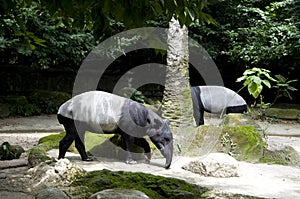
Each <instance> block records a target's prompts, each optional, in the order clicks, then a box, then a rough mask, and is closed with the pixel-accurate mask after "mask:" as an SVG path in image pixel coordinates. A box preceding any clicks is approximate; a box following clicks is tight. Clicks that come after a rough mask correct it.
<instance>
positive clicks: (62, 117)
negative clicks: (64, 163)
mask: <svg viewBox="0 0 300 199" xmlns="http://www.w3.org/2000/svg"><path fill="white" fill-rule="evenodd" d="M57 118H58V121H59V123H61V124H63V125H64V127H65V130H66V136H65V137H64V138H63V139H62V140H61V141H60V143H59V156H58V159H60V158H64V157H65V154H66V151H67V149H68V148H69V147H70V145H71V143H72V142H73V141H74V140H75V147H76V149H77V150H78V152H79V154H80V155H81V158H82V160H84V161H89V160H91V159H90V158H89V157H88V155H87V153H86V150H85V146H84V133H85V131H90V132H94V133H109V134H111V133H113V134H121V136H122V138H123V139H124V140H125V143H126V151H127V159H126V162H128V163H131V162H134V161H133V160H132V155H131V151H132V146H133V144H134V143H135V144H138V145H140V146H142V147H143V148H144V149H145V152H148V153H150V147H149V144H148V142H147V141H146V140H145V139H144V138H143V137H144V136H149V137H150V140H151V141H152V142H153V143H154V145H155V146H156V147H157V148H158V149H159V150H160V152H161V154H162V155H163V156H164V157H165V158H166V164H165V168H169V167H170V165H171V162H172V156H173V135H172V132H171V130H170V127H169V122H168V121H166V122H165V121H164V120H163V119H162V118H161V117H160V116H158V115H157V114H156V113H154V112H153V111H151V110H150V109H147V108H146V107H145V106H143V105H141V104H139V103H137V102H135V101H133V100H131V99H127V98H123V97H120V96H117V95H113V94H110V93H106V92H102V91H89V92H85V93H82V94H80V95H77V96H75V97H73V98H72V99H70V100H68V101H66V102H65V103H64V104H62V105H61V106H60V108H59V110H58V113H57ZM149 158H150V157H149Z"/></svg>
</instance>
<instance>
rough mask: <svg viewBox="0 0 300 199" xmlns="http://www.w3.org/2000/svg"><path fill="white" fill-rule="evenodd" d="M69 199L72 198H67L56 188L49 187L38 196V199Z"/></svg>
mask: <svg viewBox="0 0 300 199" xmlns="http://www.w3.org/2000/svg"><path fill="white" fill-rule="evenodd" d="M50 198H51V199H69V198H70V197H69V196H67V195H66V194H65V193H64V192H63V191H61V190H59V189H57V188H54V187H48V188H46V189H43V190H42V191H40V192H39V193H38V195H37V196H36V199H50Z"/></svg>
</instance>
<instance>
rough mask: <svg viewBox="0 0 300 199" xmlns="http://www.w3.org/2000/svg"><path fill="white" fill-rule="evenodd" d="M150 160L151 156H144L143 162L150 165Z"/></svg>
mask: <svg viewBox="0 0 300 199" xmlns="http://www.w3.org/2000/svg"><path fill="white" fill-rule="evenodd" d="M150 159H151V156H147V155H145V162H146V163H147V164H149V163H150Z"/></svg>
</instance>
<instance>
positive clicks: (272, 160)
mask: <svg viewBox="0 0 300 199" xmlns="http://www.w3.org/2000/svg"><path fill="white" fill-rule="evenodd" d="M260 161H261V162H262V163H269V164H281V165H289V166H298V167H299V166H300V155H299V153H298V152H297V151H296V150H295V149H294V148H293V147H291V146H285V147H284V148H283V149H278V150H272V151H271V150H265V152H264V155H263V157H262V158H261V159H260Z"/></svg>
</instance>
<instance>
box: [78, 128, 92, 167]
mask: <svg viewBox="0 0 300 199" xmlns="http://www.w3.org/2000/svg"><path fill="white" fill-rule="evenodd" d="M75 125H76V130H77V131H76V132H77V136H76V138H75V148H76V149H77V151H78V152H79V154H80V156H81V159H82V160H83V161H92V159H91V158H89V156H88V155H87V153H86V150H85V146H84V136H85V130H86V129H87V128H86V124H85V123H82V122H75Z"/></svg>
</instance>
